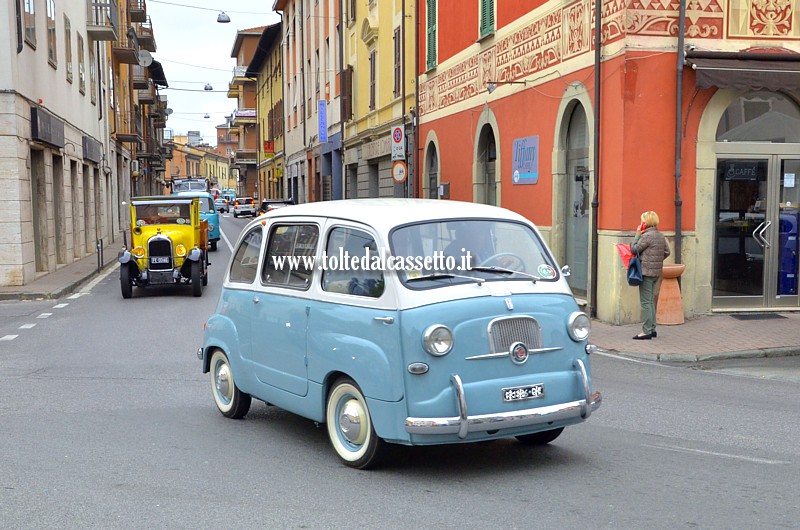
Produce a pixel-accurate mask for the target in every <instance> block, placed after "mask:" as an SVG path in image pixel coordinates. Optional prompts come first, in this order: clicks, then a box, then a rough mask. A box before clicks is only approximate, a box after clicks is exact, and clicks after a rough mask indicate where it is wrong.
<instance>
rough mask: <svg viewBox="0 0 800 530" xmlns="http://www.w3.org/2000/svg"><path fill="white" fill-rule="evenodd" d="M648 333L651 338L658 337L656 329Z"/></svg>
mask: <svg viewBox="0 0 800 530" xmlns="http://www.w3.org/2000/svg"><path fill="white" fill-rule="evenodd" d="M650 335H652V336H653V338H656V337H658V331H654V332H652V333H651V334H650Z"/></svg>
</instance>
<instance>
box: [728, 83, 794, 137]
mask: <svg viewBox="0 0 800 530" xmlns="http://www.w3.org/2000/svg"><path fill="white" fill-rule="evenodd" d="M717 141H718V142H771V143H779V144H782V143H800V109H798V106H797V104H796V103H795V102H794V101H792V100H791V99H789V98H788V97H786V96H784V95H783V94H779V93H777V92H769V91H766V90H758V91H755V92H748V93H746V94H743V95H741V96H739V97H738V98H736V99H735V100H733V103H731V104H730V105H728V108H727V109H725V113H724V114H723V115H722V118H721V119H720V120H719V125H718V126H717Z"/></svg>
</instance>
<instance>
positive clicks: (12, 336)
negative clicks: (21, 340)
mask: <svg viewBox="0 0 800 530" xmlns="http://www.w3.org/2000/svg"><path fill="white" fill-rule="evenodd" d="M17 337H19V335H5V336H4V337H0V340H14V339H16V338H17Z"/></svg>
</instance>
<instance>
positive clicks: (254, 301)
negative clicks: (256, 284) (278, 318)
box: [253, 296, 261, 304]
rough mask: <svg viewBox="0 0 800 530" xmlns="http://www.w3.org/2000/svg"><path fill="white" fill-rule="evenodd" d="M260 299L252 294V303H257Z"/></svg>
mask: <svg viewBox="0 0 800 530" xmlns="http://www.w3.org/2000/svg"><path fill="white" fill-rule="evenodd" d="M260 301H261V300H260V299H259V298H258V297H257V296H254V297H253V303H254V304H257V303H259V302H260Z"/></svg>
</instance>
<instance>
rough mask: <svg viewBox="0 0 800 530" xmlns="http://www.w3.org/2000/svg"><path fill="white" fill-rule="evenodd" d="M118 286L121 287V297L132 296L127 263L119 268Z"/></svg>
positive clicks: (129, 271)
mask: <svg viewBox="0 0 800 530" xmlns="http://www.w3.org/2000/svg"><path fill="white" fill-rule="evenodd" d="M119 286H120V287H121V288H122V298H130V297H131V296H133V283H131V270H130V269H129V268H128V266H127V265H123V266H122V267H120V268H119Z"/></svg>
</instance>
